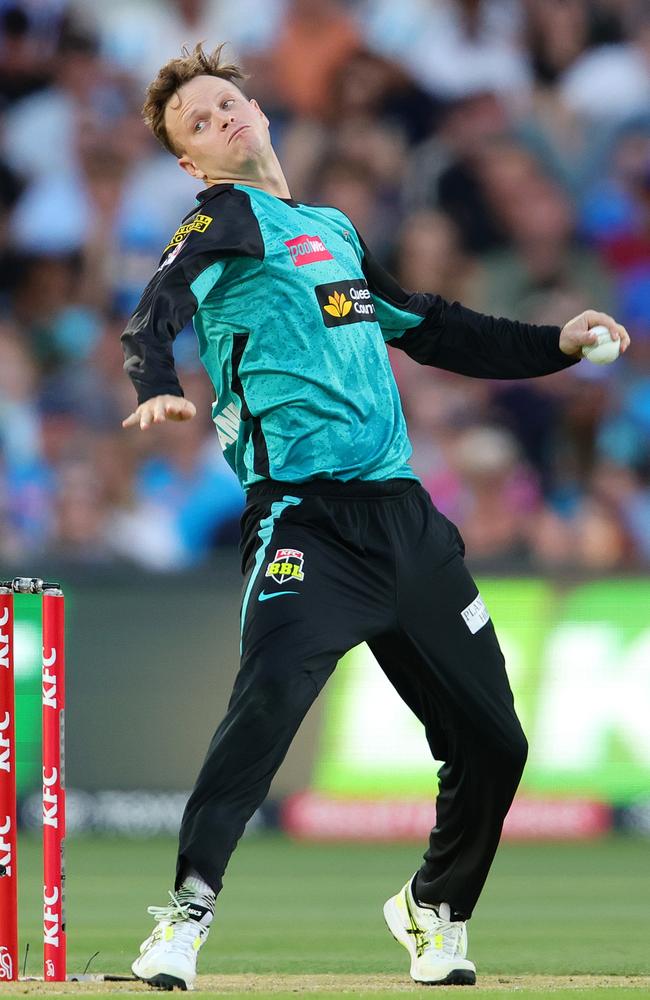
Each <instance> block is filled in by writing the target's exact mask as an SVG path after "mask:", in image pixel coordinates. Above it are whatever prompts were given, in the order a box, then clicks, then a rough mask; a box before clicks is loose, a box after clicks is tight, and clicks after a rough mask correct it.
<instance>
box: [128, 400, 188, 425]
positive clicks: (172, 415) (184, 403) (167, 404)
mask: <svg viewBox="0 0 650 1000" xmlns="http://www.w3.org/2000/svg"><path fill="white" fill-rule="evenodd" d="M195 415H196V406H195V405H194V403H192V402H190V400H189V399H185V397H184V396H154V397H153V399H148V400H147V401H146V402H145V403H140V405H139V406H138V408H137V410H134V411H133V413H131V414H130V415H129V416H128V417H127V418H126V420H123V421H122V427H135V426H136V425H137V424H140V430H143V431H146V429H147V428H148V427H150V426H151V424H164V423H165V421H166V420H191V419H192V417H194V416H195Z"/></svg>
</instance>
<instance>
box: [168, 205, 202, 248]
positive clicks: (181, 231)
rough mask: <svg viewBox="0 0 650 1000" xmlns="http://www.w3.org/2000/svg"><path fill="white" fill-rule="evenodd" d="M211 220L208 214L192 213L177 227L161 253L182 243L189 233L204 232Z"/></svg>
mask: <svg viewBox="0 0 650 1000" xmlns="http://www.w3.org/2000/svg"><path fill="white" fill-rule="evenodd" d="M211 222H212V219H211V217H210V216H209V215H198V214H197V215H193V216H192V218H191V219H188V221H187V222H185V223H183V225H182V226H179V227H178V229H177V230H176V232H175V233H174V235H173V236H172V238H171V240H170V241H169V243H168V244H167V246H166V247H165V249H164V250H163V253H166V252H167V251H168V250H170V249H171V248H172V247H175V246H176V245H177V244H178V243H182V242H183V240H184V239H185V237H186V236H189V235H190V233H204V232H205V231H206V229H207V228H208V226H209V225H210V223H211Z"/></svg>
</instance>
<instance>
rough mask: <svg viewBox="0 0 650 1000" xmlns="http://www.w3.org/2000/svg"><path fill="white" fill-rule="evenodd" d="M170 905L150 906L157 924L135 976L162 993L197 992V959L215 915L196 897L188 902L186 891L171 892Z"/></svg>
mask: <svg viewBox="0 0 650 1000" xmlns="http://www.w3.org/2000/svg"><path fill="white" fill-rule="evenodd" d="M169 896H170V900H171V901H170V903H169V904H168V905H167V906H149V907H148V909H147V913H150V914H151V916H152V917H153V918H154V920H155V921H156V926H155V927H154V930H153V933H152V934H151V935H150V936H149V937H148V938H147V940H146V941H143V942H142V944H141V945H140V955H139V957H138V958H136V960H135V962H134V963H133V965H132V966H131V969H132V970H133V974H134V975H135V976H137V978H138V979H142V980H143V981H144V982H145V983H149V985H150V986H157V987H158V988H159V989H162V990H173V989H174V988H177V989H180V990H193V989H194V981H195V979H196V959H197V956H198V953H199V949H200V948H201V946H202V945H203V943H204V942H205V939H206V938H207V936H208V934H209V932H210V920H211V919H212V912H211V909H210V907H209V906H201V905H200V904H199V903H198V902H197V901H196V897H194V898H191V899H186V898H184V897H186V896H187V893H186V891H185V890H183V889H181V890H179V892H177V893H173V892H170V893H169Z"/></svg>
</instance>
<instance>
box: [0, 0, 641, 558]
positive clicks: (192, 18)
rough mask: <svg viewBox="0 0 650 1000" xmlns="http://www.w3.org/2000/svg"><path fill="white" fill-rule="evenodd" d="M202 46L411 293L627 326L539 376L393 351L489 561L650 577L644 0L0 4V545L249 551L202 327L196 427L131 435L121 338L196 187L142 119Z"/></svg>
mask: <svg viewBox="0 0 650 1000" xmlns="http://www.w3.org/2000/svg"><path fill="white" fill-rule="evenodd" d="M199 40H204V41H205V42H206V43H207V46H208V47H212V46H213V45H216V44H217V43H218V42H220V41H224V40H227V41H229V42H230V43H231V46H232V51H231V55H234V56H236V57H237V58H238V59H240V60H241V61H242V62H243V64H244V66H245V68H246V70H247V72H248V73H249V74H250V79H249V80H248V82H247V84H246V90H247V92H248V93H249V95H250V96H253V97H255V98H256V99H257V100H258V101H259V102H260V103H261V105H262V107H263V108H264V110H265V111H266V113H267V114H268V116H269V117H270V119H271V123H272V134H273V140H274V143H275V145H276V148H277V150H278V152H279V155H280V159H281V161H282V163H283V165H284V167H285V170H286V174H287V177H288V180H289V184H290V187H291V189H292V194H293V196H294V197H295V198H297V199H298V200H303V201H314V202H325V203H329V204H335V205H337V206H338V207H340V208H342V209H343V210H344V211H346V212H347V213H348V214H349V215H350V217H351V218H352V220H353V221H354V223H355V224H356V226H357V227H358V229H359V230H360V231H361V232H362V233H363V235H364V237H365V239H366V242H367V243H368V244H369V245H370V247H371V248H372V249H373V250H374V252H375V253H376V254H377V255H378V256H379V257H380V258H381V260H382V261H383V262H384V263H385V264H386V265H387V266H388V267H389V268H390V269H391V270H392V271H393V273H394V274H395V275H396V276H397V277H398V279H399V280H400V282H401V283H402V284H403V285H404V286H405V287H406V288H409V289H418V290H430V291H436V292H438V293H440V294H441V295H443V296H445V297H446V298H448V299H451V300H453V299H459V300H460V301H462V302H463V303H465V304H466V305H469V306H471V307H473V308H475V309H479V310H481V311H484V312H489V313H493V314H499V315H506V316H509V317H512V318H515V319H525V320H528V321H532V322H540V323H557V324H559V325H561V324H563V323H564V322H565V321H566V320H567V319H569V318H570V317H572V316H574V315H576V314H577V313H579V312H581V311H582V310H583V309H585V308H587V307H592V308H596V309H599V310H603V311H606V312H609V313H611V314H613V315H615V316H616V317H617V319H618V320H619V322H622V323H623V324H625V325H626V326H627V328H628V330H629V332H630V334H631V336H632V340H633V343H632V347H631V349H630V350H629V351H628V353H627V354H626V356H625V358H623V359H621V360H620V361H618V362H617V363H616V364H614V365H613V366H611V367H606V368H600V367H596V366H595V365H591V364H589V363H588V362H586V361H585V362H582V363H581V364H579V365H577V366H575V367H573V368H572V369H570V370H569V371H567V372H564V373H562V374H559V375H555V376H552V377H549V378H544V379H533V380H529V381H519V382H491V381H481V380H473V379H468V378H461V377H457V376H454V375H450V374H446V373H444V372H440V371H437V370H434V369H428V368H423V367H419V366H417V365H415V364H412V363H410V362H409V360H408V359H406V358H405V357H404V356H402V355H401V354H400V352H393V358H392V360H393V363H394V368H395V372H396V376H397V379H398V383H399V386H400V391H401V394H402V398H403V403H404V407H405V410H406V414H407V418H408V422H409V427H410V433H411V437H412V441H413V446H414V455H413V467H414V469H415V471H416V472H417V473H418V474H419V476H420V477H421V478H422V481H423V483H424V484H425V486H426V488H427V489H428V490H429V492H430V494H431V496H432V498H433V500H434V502H435V503H436V505H437V506H438V507H439V508H440V509H441V510H442V511H443V512H444V513H445V514H447V515H448V516H449V517H451V518H452V519H453V520H454V521H455V522H456V523H457V524H458V525H459V527H460V529H461V532H462V533H463V535H464V537H465V541H466V543H467V548H468V555H469V556H470V558H471V561H472V564H473V565H475V566H476V565H479V564H481V563H483V564H485V565H486V566H495V567H497V568H500V567H503V568H512V569H514V570H532V571H541V572H543V571H549V572H560V571H565V570H570V571H573V570H577V571H580V572H587V573H591V572H595V573H600V572H619V571H623V570H634V569H643V568H645V569H647V568H648V566H650V7H649V5H648V3H647V0H399V2H393V0H348V2H343V0H338V2H337V0H129V2H125V0H111V2H110V3H106V4H104V3H97V2H93V0H76V2H72V0H70V2H68V0H17V2H14V0H0V49H1V52H2V58H1V59H0V260H1V262H2V266H1V267H0V296H1V300H2V313H1V315H0V418H1V419H0V560H2V561H3V562H9V563H11V564H13V565H16V564H19V563H20V564H22V565H24V566H25V567H27V569H26V570H25V571H26V572H27V571H28V572H32V571H34V572H35V570H33V567H34V566H35V565H37V562H38V559H39V558H42V556H43V554H47V555H48V556H52V557H59V556H60V557H62V558H65V559H72V560H77V561H80V562H84V563H87V564H91V565H96V564H98V563H102V564H103V563H107V562H122V563H124V562H128V563H131V564H133V563H135V564H138V565H141V566H145V567H148V568H153V569H157V570H160V571H164V570H168V569H175V568H182V567H187V566H191V565H195V564H198V563H200V562H201V561H203V560H206V559H209V558H211V557H212V558H214V555H215V552H216V550H217V549H218V548H219V547H220V546H223V545H232V544H233V543H234V542H235V541H236V539H237V533H238V518H239V515H240V512H241V508H242V503H243V496H242V493H241V490H240V488H239V486H238V484H237V483H236V481H235V480H234V477H233V475H232V474H231V472H230V470H229V469H228V467H227V466H226V464H225V462H224V459H223V457H222V456H221V454H220V450H219V446H218V441H217V437H216V433H215V432H214V428H213V427H212V425H211V422H210V401H211V386H210V385H209V382H208V380H207V377H206V376H205V374H204V373H203V371H202V369H201V368H200V366H199V364H198V361H197V352H196V346H195V342H194V335H193V333H192V331H191V330H187V331H184V332H183V333H182V334H181V335H180V336H179V338H178V340H177V343H176V359H177V367H178V370H179V373H180V376H181V381H182V384H183V386H184V389H185V393H186V395H187V396H188V397H189V398H190V399H192V400H193V401H194V402H195V403H196V404H197V407H198V414H199V415H198V417H197V418H196V419H195V420H194V421H191V422H189V423H187V424H183V425H171V426H169V427H167V426H163V427H160V428H154V429H151V430H150V431H148V432H147V433H141V432H139V431H133V430H131V431H130V432H127V431H123V430H122V429H121V426H120V425H121V420H122V418H123V417H125V416H126V415H127V414H128V413H130V412H131V410H132V409H133V408H134V403H135V396H134V392H133V389H132V387H131V384H130V382H129V380H128V378H127V377H126V376H125V375H124V373H123V371H122V355H121V348H120V342H119V337H120V333H121V332H122V330H123V328H124V325H125V322H126V320H127V318H128V315H129V313H130V311H131V310H132V309H133V308H134V306H135V304H136V302H137V300H138V298H139V295H140V292H141V290H142V288H143V287H144V285H145V284H146V282H147V281H148V279H149V277H150V276H151V274H152V273H153V271H154V270H155V268H156V266H157V262H158V258H159V256H160V253H161V250H162V248H163V247H164V246H165V244H166V243H167V241H168V239H169V236H170V234H171V233H173V232H174V231H175V229H176V228H177V225H178V223H179V220H180V218H181V217H182V216H183V215H184V214H185V213H186V212H187V211H188V210H189V209H190V208H191V207H192V204H193V198H194V195H195V193H196V190H197V188H196V185H195V183H194V182H192V181H191V180H190V179H189V178H188V177H187V175H185V174H184V173H183V172H182V171H181V170H180V169H179V168H178V166H177V164H176V162H175V160H174V159H173V158H172V157H171V156H169V154H167V153H164V152H163V151H162V149H160V148H159V147H158V146H157V144H156V142H155V140H153V139H152V137H151V136H150V135H149V133H148V132H147V130H146V129H145V127H144V126H143V124H142V123H141V119H140V107H141V104H142V100H143V93H144V88H145V86H146V84H147V83H148V82H149V80H150V79H151V78H152V77H153V76H154V75H155V73H156V71H157V69H158V67H159V66H160V65H161V64H162V63H163V62H165V61H166V60H167V59H168V58H171V57H173V56H174V55H177V54H179V50H180V48H181V46H182V45H183V44H188V45H190V46H192V45H193V44H194V43H195V42H196V41H199ZM29 567H32V569H29Z"/></svg>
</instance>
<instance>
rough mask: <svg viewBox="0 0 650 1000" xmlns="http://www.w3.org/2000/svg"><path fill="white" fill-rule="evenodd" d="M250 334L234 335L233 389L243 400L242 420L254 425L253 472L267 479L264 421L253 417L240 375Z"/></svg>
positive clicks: (268, 466) (267, 460)
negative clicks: (240, 367)
mask: <svg viewBox="0 0 650 1000" xmlns="http://www.w3.org/2000/svg"><path fill="white" fill-rule="evenodd" d="M248 336H249V335H248V334H247V333H246V334H234V335H233V338H232V353H231V355H230V361H231V367H232V377H231V382H230V385H231V388H232V390H233V392H235V393H236V394H237V396H239V399H240V400H241V418H242V420H250V421H251V423H252V425H253V431H252V434H251V437H252V441H253V471H254V472H255V474H256V475H258V476H263V477H264V478H265V479H268V478H269V477H270V474H271V473H270V465H269V451H268V448H267V447H266V441H265V440H264V434H263V433H262V421H261V420H260V418H259V417H256V416H253V414H252V413H251V411H250V410H249V408H248V403H247V401H246V397H245V395H244V388H243V386H242V381H241V376H240V374H239V366H240V364H241V359H242V357H243V354H244V351H245V350H246V344H247V343H248Z"/></svg>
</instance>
